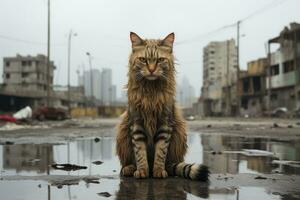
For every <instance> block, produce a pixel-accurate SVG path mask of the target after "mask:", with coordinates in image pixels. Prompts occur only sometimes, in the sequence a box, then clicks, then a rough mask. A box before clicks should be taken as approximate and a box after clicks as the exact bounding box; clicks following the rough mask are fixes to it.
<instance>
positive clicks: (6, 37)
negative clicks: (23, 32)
mask: <svg viewBox="0 0 300 200" xmlns="http://www.w3.org/2000/svg"><path fill="white" fill-rule="evenodd" d="M0 38H1V39H5V40H10V41H14V42H20V43H25V44H31V45H37V46H46V45H47V43H42V42H36V41H30V40H23V39H19V38H14V37H10V36H6V35H0ZM52 46H66V44H54V45H52Z"/></svg>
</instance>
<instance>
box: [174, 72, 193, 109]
mask: <svg viewBox="0 0 300 200" xmlns="http://www.w3.org/2000/svg"><path fill="white" fill-rule="evenodd" d="M176 98H177V101H178V102H179V104H180V106H182V107H184V108H191V107H192V105H193V103H195V101H196V95H195V89H194V87H193V86H192V85H191V84H190V82H189V80H188V78H187V77H185V76H184V77H183V79H182V82H181V84H180V85H177V95H176Z"/></svg>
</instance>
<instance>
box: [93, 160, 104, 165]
mask: <svg viewBox="0 0 300 200" xmlns="http://www.w3.org/2000/svg"><path fill="white" fill-rule="evenodd" d="M92 163H93V164H95V165H101V164H102V163H103V162H102V161H100V160H97V161H94V162H92Z"/></svg>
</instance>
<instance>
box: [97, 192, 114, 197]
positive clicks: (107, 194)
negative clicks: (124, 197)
mask: <svg viewBox="0 0 300 200" xmlns="http://www.w3.org/2000/svg"><path fill="white" fill-rule="evenodd" d="M97 194H98V195H99V196H103V197H110V196H111V194H109V193H108V192H100V193H97Z"/></svg>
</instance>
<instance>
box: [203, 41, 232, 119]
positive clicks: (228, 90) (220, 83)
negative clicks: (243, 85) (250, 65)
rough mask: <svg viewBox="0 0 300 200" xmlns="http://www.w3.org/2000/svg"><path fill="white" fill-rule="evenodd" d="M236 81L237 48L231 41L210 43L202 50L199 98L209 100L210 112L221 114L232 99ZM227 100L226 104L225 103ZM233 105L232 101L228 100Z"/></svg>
mask: <svg viewBox="0 0 300 200" xmlns="http://www.w3.org/2000/svg"><path fill="white" fill-rule="evenodd" d="M236 80H237V48H236V46H235V41H234V40H233V39H231V40H227V41H221V42H210V43H209V44H208V45H207V46H206V47H204V49H203V86H202V94H201V96H202V97H203V99H205V100H209V102H210V105H209V106H210V108H211V112H212V113H213V114H216V115H218V114H221V112H222V107H225V106H228V107H231V106H229V105H226V103H228V97H230V98H231V97H233V96H236V95H233V94H232V93H234V92H235V91H236V89H234V88H235V87H236V85H235V83H236ZM226 99H227V102H225V101H226ZM230 102H231V103H233V102H234V100H233V99H230Z"/></svg>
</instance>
